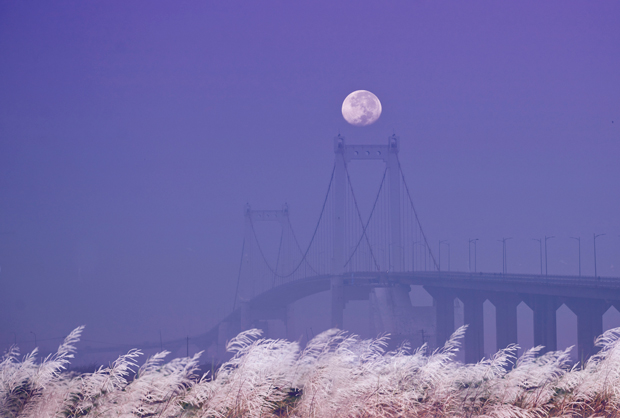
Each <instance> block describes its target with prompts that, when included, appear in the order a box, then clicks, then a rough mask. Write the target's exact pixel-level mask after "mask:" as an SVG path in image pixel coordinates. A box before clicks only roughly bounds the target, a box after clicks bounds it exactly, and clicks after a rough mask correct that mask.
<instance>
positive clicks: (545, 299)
mask: <svg viewBox="0 0 620 418" xmlns="http://www.w3.org/2000/svg"><path fill="white" fill-rule="evenodd" d="M526 303H527V304H528V305H529V307H530V308H532V311H534V345H535V346H538V345H542V346H544V347H545V348H544V349H543V351H542V352H543V353H546V352H548V351H556V350H557V349H558V335H557V324H556V311H557V309H558V308H559V307H560V302H559V301H558V299H557V298H556V297H555V296H546V295H533V296H531V297H530V298H529V299H528V300H526Z"/></svg>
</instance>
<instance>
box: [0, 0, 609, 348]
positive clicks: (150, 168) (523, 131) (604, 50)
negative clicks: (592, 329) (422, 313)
mask: <svg viewBox="0 0 620 418" xmlns="http://www.w3.org/2000/svg"><path fill="white" fill-rule="evenodd" d="M357 89H366V90H370V91H372V92H373V93H375V94H376V95H377V96H378V97H379V99H380V100H381V102H382V105H383V115H382V116H381V118H380V119H379V121H378V122H377V123H375V124H374V125H372V126H370V127H366V128H355V127H352V126H350V125H347V123H346V122H345V121H344V119H343V118H342V116H341V114H340V106H341V103H342V101H343V100H344V98H345V97H346V95H347V94H349V93H350V92H351V91H353V90H357ZM393 131H395V132H396V133H397V134H398V135H399V136H400V138H401V154H400V159H401V162H402V164H403V169H404V171H405V174H406V176H407V179H408V182H409V185H410V187H411V188H412V192H413V195H414V199H415V202H416V205H417V209H418V212H419V214H420V217H421V221H422V223H423V226H424V228H425V230H426V232H427V234H428V235H429V237H430V239H431V240H432V241H433V242H437V241H438V240H439V239H445V240H449V241H450V243H451V251H452V254H451V264H452V266H451V267H452V269H455V270H466V269H467V240H468V238H479V239H480V241H479V244H478V257H479V258H478V266H479V269H481V270H483V271H495V272H499V271H501V268H502V256H501V243H499V242H497V240H498V239H500V238H502V237H514V238H513V240H511V241H509V243H508V258H509V271H511V272H523V273H536V272H537V271H538V269H539V264H538V244H537V243H536V242H534V241H532V240H531V239H532V238H534V237H542V236H544V235H555V236H556V237H557V238H555V239H554V240H552V241H549V273H550V274H551V273H553V274H560V273H567V274H576V273H577V257H576V254H577V247H576V242H575V241H573V240H570V239H569V238H568V237H570V236H581V237H582V245H583V247H582V251H583V259H582V263H583V272H584V274H593V261H592V259H593V256H592V233H593V232H596V233H606V234H607V235H606V236H604V237H601V238H599V240H597V245H598V271H599V273H600V274H602V275H607V276H620V237H619V235H620V210H619V209H620V185H619V180H618V179H619V178H620V164H619V157H620V3H618V2H616V1H599V2H587V1H584V2H575V1H545V2H540V1H519V2H497V1H468V2H461V1H454V2H446V1H432V2H430V1H428V2H421V1H411V0H408V1H389V2H380V1H362V2H359V1H355V2H354V1H325V2H320V1H313V2H290V1H279V2H275V1H261V2H234V1H228V2H206V1H193V2H189V1H184V2H182V1H175V2H162V1H131V2H127V1H105V2H104V1H89V2H84V1H70V2H67V1H55V2H50V1H38V2H35V1H19V2H18V1H8V0H1V1H0V268H1V270H0V349H3V348H4V347H5V346H7V345H8V344H10V343H12V342H13V339H14V338H16V339H17V340H18V342H22V343H21V344H20V345H22V347H23V348H24V349H31V348H32V342H31V341H32V334H30V332H31V331H32V332H35V333H36V334H37V336H38V338H39V339H40V340H45V339H49V338H54V337H58V336H62V335H65V334H66V333H67V332H68V331H69V330H71V329H73V328H74V327H75V326H77V325H80V324H86V325H87V330H86V334H85V337H84V338H85V339H91V340H97V341H104V342H132V343H133V342H140V341H153V340H157V339H158V338H159V331H160V330H161V331H162V334H163V335H164V339H168V338H176V337H181V336H185V335H195V334H199V333H201V332H204V331H205V330H207V329H208V328H209V327H211V326H212V325H214V324H215V323H216V322H217V320H218V319H220V318H221V317H222V316H223V315H224V314H226V313H228V311H229V310H230V308H231V305H232V299H233V294H234V284H235V280H236V270H237V267H238V261H239V255H240V251H241V243H242V238H243V206H244V204H245V203H246V202H250V203H251V204H252V206H253V207H254V208H264V209H271V208H274V209H277V208H280V206H281V205H282V203H283V202H288V204H289V207H290V211H291V221H292V222H293V225H294V227H295V228H296V230H297V231H298V234H299V236H300V238H301V239H302V241H303V242H306V240H307V238H308V237H309V235H310V233H311V232H312V231H311V229H312V227H313V225H314V222H315V221H316V217H317V216H318V212H319V209H320V205H321V203H322V202H321V199H322V197H323V195H324V193H325V188H326V186H327V183H328V180H329V175H330V172H331V167H332V164H333V146H332V138H333V137H334V136H335V135H336V134H337V133H338V132H340V133H341V134H342V135H344V136H345V137H346V138H347V141H348V142H349V143H384V142H385V140H386V138H387V136H388V135H391V134H392V132H393ZM380 174H381V173H380V172H378V175H379V176H380ZM372 192H374V191H372ZM42 344H43V343H42ZM51 344H56V341H53V342H52V343H51Z"/></svg>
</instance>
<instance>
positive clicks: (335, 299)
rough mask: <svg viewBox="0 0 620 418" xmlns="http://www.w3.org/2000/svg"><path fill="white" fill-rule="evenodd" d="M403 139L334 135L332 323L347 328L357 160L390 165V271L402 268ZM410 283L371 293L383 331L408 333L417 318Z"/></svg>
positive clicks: (372, 307) (374, 308) (337, 326)
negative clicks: (349, 230)
mask: <svg viewBox="0 0 620 418" xmlns="http://www.w3.org/2000/svg"><path fill="white" fill-rule="evenodd" d="M398 149H399V138H398V137H397V136H396V135H392V136H390V137H389V138H388V142H387V144H385V145H348V144H346V142H345V139H344V137H342V136H341V135H338V136H337V137H336V138H334V154H335V168H334V170H335V171H334V212H333V256H332V275H333V277H332V280H331V294H332V306H331V325H332V327H335V328H341V329H342V328H343V312H344V307H345V303H346V298H345V289H344V283H343V273H344V269H345V263H346V260H345V257H346V251H345V250H346V249H345V223H346V215H347V214H346V211H345V202H346V200H345V197H346V194H347V183H348V179H347V176H348V174H347V165H348V164H349V163H350V162H351V161H355V160H380V161H383V162H384V163H385V165H386V169H387V176H388V178H387V179H388V196H389V201H388V205H389V209H388V213H389V220H388V223H389V248H388V253H389V257H388V260H389V265H388V266H386V267H387V268H386V270H387V272H395V271H402V270H403V268H404V265H403V245H402V236H401V233H402V232H401V231H402V230H401V191H400V187H401V173H400V167H399V162H398ZM409 290H410V287H409V286H398V287H385V288H381V287H378V288H375V289H373V290H372V292H371V295H370V296H369V300H370V304H371V310H372V311H374V312H373V314H372V317H373V318H374V319H375V321H376V322H378V324H379V325H378V326H379V327H380V328H382V329H381V331H383V332H390V333H392V334H396V335H398V334H407V333H408V329H409V328H410V325H408V323H409V322H411V318H412V317H413V307H412V306H411V300H410V299H409Z"/></svg>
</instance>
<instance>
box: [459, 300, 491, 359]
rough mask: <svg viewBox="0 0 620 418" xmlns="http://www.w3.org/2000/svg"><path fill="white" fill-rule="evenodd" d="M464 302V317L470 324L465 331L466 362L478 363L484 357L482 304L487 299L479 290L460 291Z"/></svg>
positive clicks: (466, 322)
mask: <svg viewBox="0 0 620 418" xmlns="http://www.w3.org/2000/svg"><path fill="white" fill-rule="evenodd" d="M458 297H459V299H461V301H462V302H463V304H464V312H463V314H464V319H465V321H464V322H465V324H467V325H468V328H467V331H466V332H465V362H466V363H476V362H478V361H480V360H482V358H483V357H484V316H483V307H482V304H483V303H484V301H485V300H486V298H485V297H483V296H481V295H480V294H478V293H477V292H459V294H458Z"/></svg>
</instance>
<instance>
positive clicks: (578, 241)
mask: <svg viewBox="0 0 620 418" xmlns="http://www.w3.org/2000/svg"><path fill="white" fill-rule="evenodd" d="M570 238H572V239H574V240H576V241H577V244H578V246H579V277H581V237H570ZM595 258H596V257H595Z"/></svg>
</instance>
